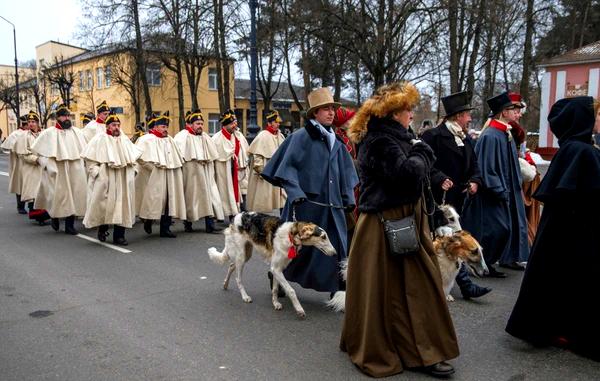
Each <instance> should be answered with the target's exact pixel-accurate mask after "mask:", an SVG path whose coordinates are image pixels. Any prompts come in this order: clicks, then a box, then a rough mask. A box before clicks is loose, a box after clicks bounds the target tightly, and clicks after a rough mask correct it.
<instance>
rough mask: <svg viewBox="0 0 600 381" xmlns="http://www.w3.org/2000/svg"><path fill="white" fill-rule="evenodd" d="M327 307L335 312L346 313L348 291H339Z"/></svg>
mask: <svg viewBox="0 0 600 381" xmlns="http://www.w3.org/2000/svg"><path fill="white" fill-rule="evenodd" d="M327 307H329V308H331V309H332V310H334V311H335V312H344V310H345V309H346V291H337V292H336V293H335V294H333V298H331V299H330V300H329V301H328V302H327Z"/></svg>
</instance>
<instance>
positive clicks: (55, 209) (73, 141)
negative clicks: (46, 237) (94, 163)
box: [31, 127, 87, 218]
mask: <svg viewBox="0 0 600 381" xmlns="http://www.w3.org/2000/svg"><path fill="white" fill-rule="evenodd" d="M84 148H85V139H84V138H83V134H82V133H81V131H80V130H79V129H77V128H73V127H71V128H68V129H64V130H63V129H60V128H57V127H48V128H46V129H45V130H44V131H42V132H41V133H40V135H39V136H38V137H37V139H36V140H35V142H34V143H33V145H32V146H31V151H32V152H33V153H34V154H36V155H38V156H39V161H40V164H41V165H42V167H43V171H42V177H41V178H42V179H41V182H40V187H39V189H38V193H37V196H36V198H35V209H46V210H47V211H48V214H49V215H50V216H51V217H53V218H63V217H69V216H73V215H74V216H78V217H83V215H84V214H85V208H86V183H87V176H86V172H85V166H84V163H83V159H82V158H81V154H82V153H83V150H84Z"/></svg>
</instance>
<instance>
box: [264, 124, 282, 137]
mask: <svg viewBox="0 0 600 381" xmlns="http://www.w3.org/2000/svg"><path fill="white" fill-rule="evenodd" d="M265 130H267V131H269V132H270V133H272V134H273V135H275V136H277V132H279V128H275V127H273V126H271V125H270V124H268V125H267V127H265Z"/></svg>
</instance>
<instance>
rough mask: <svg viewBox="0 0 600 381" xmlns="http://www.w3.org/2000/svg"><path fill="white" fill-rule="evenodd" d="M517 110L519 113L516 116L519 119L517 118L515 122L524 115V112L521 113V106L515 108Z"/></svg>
mask: <svg viewBox="0 0 600 381" xmlns="http://www.w3.org/2000/svg"><path fill="white" fill-rule="evenodd" d="M515 112H516V114H517V115H516V118H517V119H516V120H515V122H518V121H519V120H520V119H521V116H522V114H521V109H520V108H516V109H515Z"/></svg>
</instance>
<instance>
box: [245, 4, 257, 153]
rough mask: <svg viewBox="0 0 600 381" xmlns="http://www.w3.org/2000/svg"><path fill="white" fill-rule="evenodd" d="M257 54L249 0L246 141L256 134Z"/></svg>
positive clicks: (253, 22) (253, 15)
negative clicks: (248, 109) (247, 119)
mask: <svg viewBox="0 0 600 381" xmlns="http://www.w3.org/2000/svg"><path fill="white" fill-rule="evenodd" d="M257 64H258V55H257V51H256V0H250V118H249V121H248V129H247V135H248V141H249V142H251V141H252V139H254V137H256V135H257V134H258V130H259V127H258V123H257V122H256V66H257Z"/></svg>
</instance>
